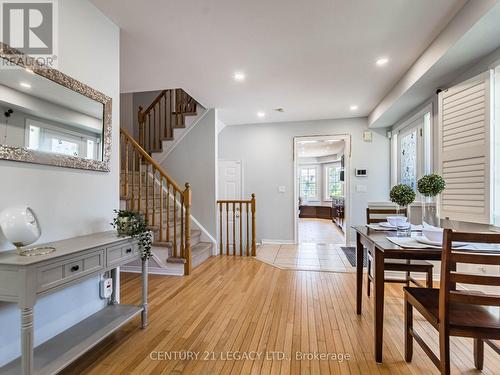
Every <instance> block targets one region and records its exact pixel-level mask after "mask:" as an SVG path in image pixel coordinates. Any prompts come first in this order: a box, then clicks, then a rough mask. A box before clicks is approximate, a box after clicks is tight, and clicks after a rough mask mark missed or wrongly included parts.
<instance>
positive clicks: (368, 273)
mask: <svg viewBox="0 0 500 375" xmlns="http://www.w3.org/2000/svg"><path fill="white" fill-rule="evenodd" d="M367 266H368V268H367V270H366V295H367V296H368V297H370V282H371V280H370V272H371V268H372V262H371V261H370V258H368V264H367Z"/></svg>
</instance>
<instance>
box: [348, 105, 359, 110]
mask: <svg viewBox="0 0 500 375" xmlns="http://www.w3.org/2000/svg"><path fill="white" fill-rule="evenodd" d="M349 108H350V109H351V111H355V110H356V109H358V106H357V105H351V106H350V107H349Z"/></svg>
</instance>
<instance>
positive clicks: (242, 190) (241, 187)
mask: <svg viewBox="0 0 500 375" xmlns="http://www.w3.org/2000/svg"><path fill="white" fill-rule="evenodd" d="M221 161H234V162H238V163H240V192H241V199H245V185H243V181H244V179H243V160H238V159H219V160H218V162H217V166H218V168H217V199H220V196H219V189H220V186H219V172H220V162H221Z"/></svg>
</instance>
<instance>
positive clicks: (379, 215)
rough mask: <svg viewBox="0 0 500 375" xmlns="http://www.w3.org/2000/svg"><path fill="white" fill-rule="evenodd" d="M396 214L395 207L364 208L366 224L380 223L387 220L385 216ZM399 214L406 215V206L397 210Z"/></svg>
mask: <svg viewBox="0 0 500 375" xmlns="http://www.w3.org/2000/svg"><path fill="white" fill-rule="evenodd" d="M396 214H398V210H396V209H395V208H370V207H368V208H367V209H366V224H374V223H382V222H384V221H387V220H386V218H387V216H391V215H396ZM399 215H404V216H406V208H401V209H400V210H399Z"/></svg>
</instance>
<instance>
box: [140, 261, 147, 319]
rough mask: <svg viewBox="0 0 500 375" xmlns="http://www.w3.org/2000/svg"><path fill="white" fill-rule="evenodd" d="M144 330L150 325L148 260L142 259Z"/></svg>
mask: <svg viewBox="0 0 500 375" xmlns="http://www.w3.org/2000/svg"><path fill="white" fill-rule="evenodd" d="M142 309H143V310H142V314H141V320H142V328H146V326H147V325H148V260H147V259H142Z"/></svg>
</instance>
